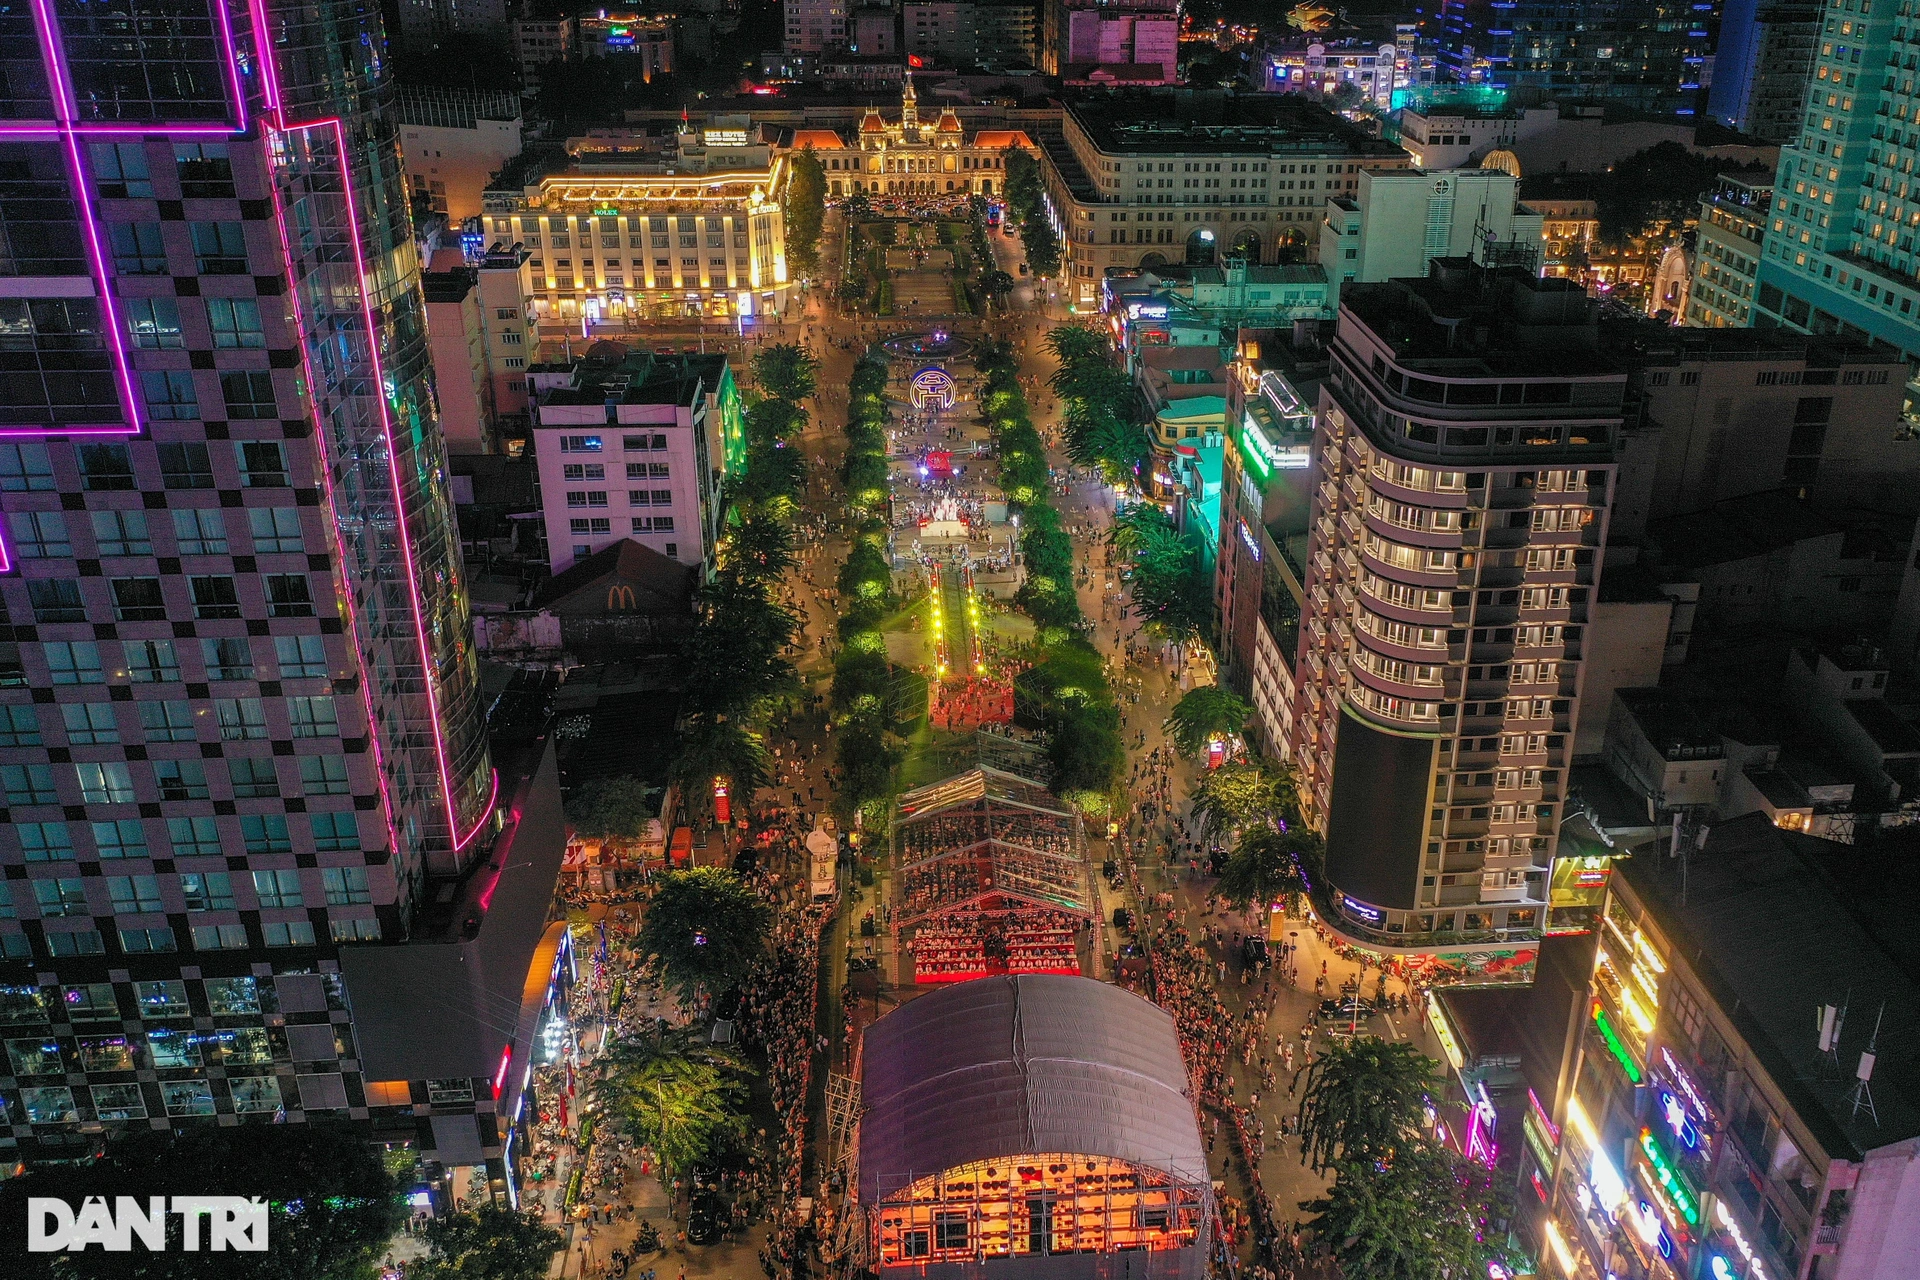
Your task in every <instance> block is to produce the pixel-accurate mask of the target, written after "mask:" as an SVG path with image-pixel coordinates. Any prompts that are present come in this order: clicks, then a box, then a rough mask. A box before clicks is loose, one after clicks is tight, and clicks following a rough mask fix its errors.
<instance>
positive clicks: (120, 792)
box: [61, 702, 133, 804]
mask: <svg viewBox="0 0 1920 1280" xmlns="http://www.w3.org/2000/svg"><path fill="white" fill-rule="evenodd" d="M92 707H98V708H100V709H101V710H103V711H105V712H106V713H107V716H106V718H105V721H104V723H105V724H106V726H107V727H108V729H109V730H111V728H112V725H113V718H112V717H113V704H111V703H104V702H70V703H68V704H67V705H66V706H64V707H62V708H61V710H62V711H66V712H69V713H71V712H72V711H76V710H86V709H88V708H92ZM80 719H81V720H82V722H85V721H86V719H87V718H86V717H81V718H80ZM75 720H76V717H74V716H73V715H72V714H69V715H68V716H67V723H68V731H67V733H68V736H69V737H72V736H73V734H74V728H73V725H74V723H75ZM92 723H94V724H95V725H98V724H100V723H102V721H101V720H100V719H99V718H98V717H94V718H92ZM106 741H108V742H111V741H113V738H112V737H111V736H109V737H108V738H107V739H106ZM73 772H74V776H75V777H76V778H78V779H79V781H80V799H81V800H82V801H83V802H84V803H86V804H132V803H133V775H132V774H131V773H130V772H129V771H128V768H127V765H126V764H124V763H123V762H120V761H114V760H106V761H91V762H83V763H81V764H76V765H74V766H73Z"/></svg>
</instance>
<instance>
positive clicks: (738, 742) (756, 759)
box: [670, 716, 773, 809]
mask: <svg viewBox="0 0 1920 1280" xmlns="http://www.w3.org/2000/svg"><path fill="white" fill-rule="evenodd" d="M670 769H671V774H672V777H673V780H674V782H675V783H677V784H678V785H679V787H680V794H681V796H682V797H683V798H684V799H685V801H686V803H687V807H688V808H689V809H692V808H694V807H695V806H696V805H697V804H701V803H704V802H705V800H706V799H707V798H710V797H711V796H712V794H713V782H714V779H716V778H725V779H726V780H727V783H728V785H729V787H730V788H731V790H730V791H729V793H728V794H730V795H734V796H738V797H740V803H742V804H745V803H746V801H747V799H748V798H749V797H750V796H752V795H753V793H754V792H756V791H758V790H759V789H760V788H761V787H764V786H766V785H767V783H768V781H769V780H770V779H771V778H772V777H773V758H772V757H771V756H769V755H768V754H767V746H766V743H765V741H764V740H762V738H761V737H760V735H759V734H757V733H755V732H754V731H753V730H752V729H750V728H748V727H747V725H746V724H745V723H743V722H742V721H739V720H716V719H714V718H713V717H711V716H694V717H693V718H691V719H690V720H688V721H687V723H686V724H685V725H683V726H682V727H681V730H680V750H679V752H678V753H677V754H676V755H675V756H674V758H673V764H672V765H671V766H670Z"/></svg>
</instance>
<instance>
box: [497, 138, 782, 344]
mask: <svg viewBox="0 0 1920 1280" xmlns="http://www.w3.org/2000/svg"><path fill="white" fill-rule="evenodd" d="M713 132H714V131H709V136H708V139H707V141H706V145H705V146H704V147H703V148H700V152H701V159H702V160H703V163H701V164H699V165H698V166H697V171H689V170H688V169H687V168H686V167H685V164H684V161H685V159H686V158H687V153H688V151H689V150H692V148H690V147H688V146H687V145H685V143H684V142H683V146H682V149H681V152H680V155H679V156H677V157H676V158H675V159H674V160H665V161H663V160H662V159H661V158H659V157H644V158H639V157H637V158H635V159H633V160H632V161H631V162H626V161H622V160H619V159H617V158H616V159H614V160H611V161H610V160H608V159H607V158H605V157H604V156H594V155H591V154H588V153H585V152H582V153H579V154H576V156H575V157H574V163H572V164H570V165H569V166H568V167H567V168H566V169H564V170H562V171H560V172H555V173H549V174H546V175H545V176H543V177H541V178H540V179H539V180H538V181H537V182H535V183H534V184H532V185H530V186H527V187H525V188H523V189H519V190H515V191H498V190H494V191H489V192H487V195H486V214H485V229H486V234H487V237H488V240H489V241H490V242H491V243H495V244H500V245H516V244H517V245H519V246H521V247H523V248H524V250H525V252H526V254H527V257H526V261H525V264H524V265H523V266H522V268H521V287H522V290H523V292H524V294H525V296H526V298H527V300H528V302H529V304H530V306H531V309H532V312H533V314H534V315H535V316H536V317H537V318H539V319H543V320H567V321H573V320H587V321H592V322H602V323H604V322H606V321H610V320H619V319H625V318H634V319H662V318H673V317H682V316H684V317H705V318H707V319H715V318H736V317H747V316H754V315H764V314H767V313H769V312H779V311H782V310H784V309H785V306H786V295H787V289H788V278H787V256H786V241H785V230H784V222H783V219H782V217H781V213H780V206H779V203H778V201H777V200H776V199H775V193H776V192H777V191H778V190H779V189H780V184H781V183H782V182H784V181H785V179H786V173H785V168H786V161H785V160H784V158H782V157H779V156H776V155H774V154H773V151H772V149H771V148H770V147H768V146H766V145H764V144H760V143H758V142H757V141H752V140H749V138H748V137H746V136H745V135H743V136H742V137H741V138H739V140H738V141H739V144H740V145H738V146H721V147H716V146H715V145H714V139H713V136H712V134H713ZM725 141H726V142H728V143H731V142H732V141H734V140H733V139H731V138H729V139H726V140H725Z"/></svg>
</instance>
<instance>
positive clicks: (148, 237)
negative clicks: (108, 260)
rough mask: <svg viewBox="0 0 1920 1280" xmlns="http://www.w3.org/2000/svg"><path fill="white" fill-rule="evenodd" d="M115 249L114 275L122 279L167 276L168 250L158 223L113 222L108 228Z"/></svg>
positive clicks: (110, 242) (109, 238) (108, 234)
mask: <svg viewBox="0 0 1920 1280" xmlns="http://www.w3.org/2000/svg"><path fill="white" fill-rule="evenodd" d="M107 240H108V243H109V244H110V245H111V246H112V250H113V272H114V274H115V275H121V276H164V275H166V274H167V247H166V245H165V244H164V243H163V242H162V241H161V239H160V224H159V223H157V222H113V223H109V224H108V225H107Z"/></svg>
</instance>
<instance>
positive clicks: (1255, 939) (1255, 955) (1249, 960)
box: [1240, 933, 1267, 966]
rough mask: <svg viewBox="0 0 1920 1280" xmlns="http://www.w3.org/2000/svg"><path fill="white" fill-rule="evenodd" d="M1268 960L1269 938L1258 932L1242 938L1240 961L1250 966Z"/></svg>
mask: <svg viewBox="0 0 1920 1280" xmlns="http://www.w3.org/2000/svg"><path fill="white" fill-rule="evenodd" d="M1266 962H1267V940H1266V939H1265V938H1263V937H1261V936H1260V935H1259V934H1257V933H1250V934H1248V935H1247V936H1246V937H1245V938H1242V939H1241V940H1240V963H1241V964H1244V965H1248V966H1252V965H1261V964H1265V963H1266Z"/></svg>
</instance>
